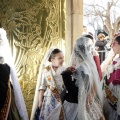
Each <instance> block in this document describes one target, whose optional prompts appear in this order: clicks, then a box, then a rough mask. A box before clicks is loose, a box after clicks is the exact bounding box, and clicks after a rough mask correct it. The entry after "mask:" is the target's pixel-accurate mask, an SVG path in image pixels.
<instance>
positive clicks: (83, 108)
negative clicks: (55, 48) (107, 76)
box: [62, 37, 104, 120]
mask: <svg viewBox="0 0 120 120" xmlns="http://www.w3.org/2000/svg"><path fill="white" fill-rule="evenodd" d="M92 44H93V43H92V41H91V40H90V39H89V38H87V37H80V38H79V39H78V40H76V43H75V45H74V49H73V53H72V59H71V62H72V63H71V64H72V66H73V67H75V69H76V72H74V73H73V74H72V73H70V71H69V73H70V74H71V76H72V80H71V79H69V78H70V77H69V78H68V79H69V80H70V82H71V83H70V85H71V86H73V88H72V87H71V88H69V86H68V84H69V80H68V79H67V77H66V78H65V76H64V72H63V73H62V76H63V80H64V83H65V86H66V85H67V87H66V89H67V90H68V96H66V99H65V100H66V101H67V102H69V103H77V102H78V105H77V106H76V104H74V105H75V106H76V107H78V108H76V107H75V106H74V107H72V106H71V104H69V105H68V106H67V104H66V103H65V102H66V101H65V102H64V103H65V104H64V103H63V105H64V106H66V109H65V114H66V116H67V118H71V117H73V115H75V117H74V119H73V120H104V115H103V111H102V105H103V104H102V103H103V101H102V96H103V92H102V89H101V86H100V78H99V75H98V72H97V68H96V65H95V62H94V59H93V55H92V51H91V46H92ZM66 83H67V84H66ZM74 84H75V85H76V87H75V86H74ZM77 87H78V90H77ZM72 90H73V91H74V92H73V91H72ZM75 91H76V92H77V91H78V96H77V97H76V94H75V93H76V92H75ZM71 96H72V97H71ZM70 97H71V98H76V99H77V100H75V99H72V101H71V99H70ZM68 107H69V109H67V108H68ZM71 109H72V110H71ZM76 109H77V113H76V112H75V111H76ZM71 111H73V113H74V114H72V112H71ZM70 112H71V114H69V113H70ZM70 116H71V117H70ZM70 120H72V119H70Z"/></svg>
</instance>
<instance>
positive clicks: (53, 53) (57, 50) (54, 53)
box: [48, 48, 62, 62]
mask: <svg viewBox="0 0 120 120" xmlns="http://www.w3.org/2000/svg"><path fill="white" fill-rule="evenodd" d="M60 52H62V51H61V50H60V49H58V48H56V49H54V50H53V51H52V53H51V55H50V57H49V59H48V61H49V62H51V59H53V58H54V57H55V55H56V54H58V53H60Z"/></svg>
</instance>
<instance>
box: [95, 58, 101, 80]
mask: <svg viewBox="0 0 120 120" xmlns="http://www.w3.org/2000/svg"><path fill="white" fill-rule="evenodd" d="M93 59H94V61H95V64H96V67H97V71H98V74H99V77H100V80H102V71H101V67H100V59H99V56H93Z"/></svg>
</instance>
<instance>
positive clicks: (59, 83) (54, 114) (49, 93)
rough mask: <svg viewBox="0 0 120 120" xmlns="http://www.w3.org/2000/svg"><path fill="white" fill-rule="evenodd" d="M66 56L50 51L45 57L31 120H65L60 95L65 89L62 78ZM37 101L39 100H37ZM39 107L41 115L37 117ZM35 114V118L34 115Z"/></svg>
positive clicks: (60, 52) (59, 52)
mask: <svg viewBox="0 0 120 120" xmlns="http://www.w3.org/2000/svg"><path fill="white" fill-rule="evenodd" d="M63 62H64V55H63V53H62V51H61V50H59V49H57V48H56V49H50V50H49V51H48V53H47V54H46V55H45V57H44V59H43V61H42V63H41V66H40V70H39V76H38V81H37V87H36V93H35V99H34V104H33V108H32V109H33V110H32V115H31V120H33V119H35V120H64V119H65V115H64V109H63V106H62V101H61V98H60V93H61V92H62V91H63V89H64V84H63V80H62V76H61V75H60V74H61V72H62V71H63V70H65V67H64V66H63ZM36 99H37V100H36ZM37 106H39V108H40V115H39V116H36V114H37V111H36V113H35V110H36V109H37ZM34 114H35V118H33V115H34Z"/></svg>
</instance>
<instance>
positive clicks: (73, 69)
mask: <svg viewBox="0 0 120 120" xmlns="http://www.w3.org/2000/svg"><path fill="white" fill-rule="evenodd" d="M66 70H70V71H71V72H72V73H74V72H76V69H75V68H74V67H73V66H71V67H68V68H67V69H66Z"/></svg>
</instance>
